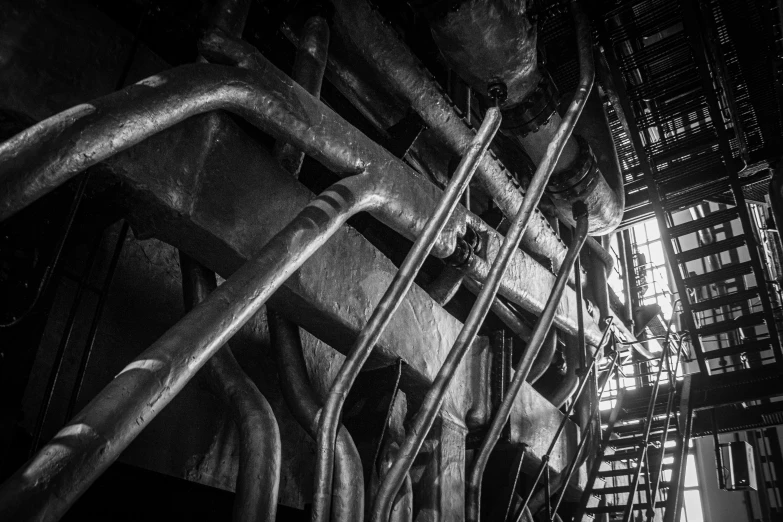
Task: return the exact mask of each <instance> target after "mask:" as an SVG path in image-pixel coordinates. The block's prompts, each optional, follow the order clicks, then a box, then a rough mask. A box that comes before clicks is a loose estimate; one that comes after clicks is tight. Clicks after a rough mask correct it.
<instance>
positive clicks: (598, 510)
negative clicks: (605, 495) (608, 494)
mask: <svg viewBox="0 0 783 522" xmlns="http://www.w3.org/2000/svg"><path fill="white" fill-rule="evenodd" d="M665 504H666V502H665V501H663V500H658V501H656V502H655V507H656V508H661V507H663V506H664V505H665ZM649 507H650V504H649V503H648V502H642V503H634V505H633V510H634V511H639V510H647V508H649ZM623 511H625V506H624V505H623V506H596V507H589V508H587V511H586V512H587V513H593V514H595V515H603V514H604V513H622V512H623Z"/></svg>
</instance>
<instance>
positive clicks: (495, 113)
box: [312, 108, 501, 522]
mask: <svg viewBox="0 0 783 522" xmlns="http://www.w3.org/2000/svg"><path fill="white" fill-rule="evenodd" d="M500 118H501V117H500V111H499V110H498V109H497V108H492V109H490V110H489V111H487V114H486V115H485V117H484V121H483V122H482V124H481V128H480V129H479V132H478V133H477V134H476V137H475V139H474V140H473V143H472V144H471V145H470V147H469V148H468V150H467V152H466V153H465V155H464V156H463V157H462V160H461V161H460V163H459V166H458V167H457V170H456V172H455V173H454V175H453V176H452V178H451V180H450V181H449V184H448V185H447V186H446V189H445V190H444V191H443V196H442V198H441V200H440V201H439V202H438V206H437V207H436V209H435V211H434V212H433V214H432V217H431V218H430V219H429V220H428V221H427V224H426V225H425V227H424V230H422V232H421V235H419V237H418V238H417V239H416V242H415V243H414V244H413V247H412V248H411V250H410V252H408V255H407V256H406V257H405V260H404V261H403V263H402V265H401V266H400V269H399V270H398V271H397V273H396V274H395V275H394V279H393V280H392V282H391V284H390V285H389V288H388V289H387V290H386V292H385V293H384V294H383V297H382V298H381V300H380V302H379V303H378V306H377V307H376V308H375V310H374V311H373V313H372V316H371V317H370V320H369V321H368V322H367V325H366V326H365V327H364V328H363V329H362V331H361V333H360V334H359V337H358V338H357V339H356V342H355V343H354V345H353V347H352V348H351V351H350V352H349V354H348V357H347V358H346V360H345V362H344V363H343V365H342V367H341V368H340V372H339V373H338V374H337V377H336V378H335V380H334V382H333V383H332V388H331V390H330V392H329V397H328V398H327V400H326V405H325V406H324V409H323V412H322V414H321V417H320V425H319V429H318V448H317V453H316V456H317V461H316V468H315V485H314V493H313V511H312V520H314V521H322V522H325V521H328V519H329V503H330V500H331V494H332V470H333V467H334V462H333V461H334V440H335V437H336V435H337V427H338V426H339V419H340V415H341V414H342V408H343V404H344V402H345V398H346V397H347V396H348V392H349V391H350V389H351V387H352V386H353V383H354V381H355V380H356V377H357V376H358V375H359V372H360V371H361V369H362V367H363V366H364V363H365V362H366V361H367V358H368V357H369V356H370V354H371V353H372V349H373V347H374V346H375V344H376V343H377V342H378V339H380V336H381V334H382V333H383V331H384V329H385V328H386V326H387V325H388V324H389V321H390V320H391V318H392V316H393V315H394V312H395V311H396V310H397V308H398V307H399V305H400V303H401V302H402V299H403V298H404V297H405V295H406V294H407V293H408V290H410V287H411V286H412V285H413V280H414V278H415V277H416V274H418V272H419V270H420V269H421V267H422V265H423V264H424V261H425V259H426V258H427V256H428V255H429V253H430V252H431V251H432V247H433V244H434V242H435V240H436V239H437V237H438V236H439V235H440V233H441V231H442V230H443V227H444V226H445V225H446V222H447V221H448V219H449V217H450V216H451V214H452V213H453V212H454V209H455V208H456V206H457V205H458V204H459V199H460V197H461V196H462V193H463V192H464V191H465V187H466V186H467V185H468V183H469V182H470V179H471V178H472V177H473V174H474V173H475V172H476V167H477V166H478V162H479V160H480V159H481V157H482V156H483V155H484V152H486V150H487V147H489V144H490V143H491V142H492V138H494V137H495V134H496V133H497V131H498V128H500ZM406 473H407V472H406ZM395 493H396V491H395Z"/></svg>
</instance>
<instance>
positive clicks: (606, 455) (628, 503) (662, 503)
mask: <svg viewBox="0 0 783 522" xmlns="http://www.w3.org/2000/svg"><path fill="white" fill-rule="evenodd" d="M680 353H681V345H680V346H679V348H678V350H677V355H676V357H675V361H676V362H675V361H672V357H671V354H670V344H669V343H667V344H666V346H665V347H664V351H663V353H662V354H661V357H660V359H659V360H658V371H657V378H656V380H655V382H654V384H652V385H649V386H644V387H641V388H636V389H631V390H629V389H627V388H620V389H619V391H618V395H617V398H616V403H615V405H614V407H613V408H612V410H611V412H610V413H609V415H608V418H607V417H604V418H602V423H605V425H606V429H605V431H604V435H603V437H602V439H601V442H600V446H599V448H598V452H597V457H596V459H595V462H594V463H593V466H592V468H591V470H590V473H589V476H588V479H587V486H586V487H585V490H584V493H583V495H582V498H581V501H580V504H579V507H578V508H577V510H576V512H575V517H574V519H573V520H574V521H579V522H583V521H587V520H590V517H593V518H594V519H595V520H602V521H611V522H614V521H622V522H630V521H632V520H633V521H636V520H647V521H650V522H653V521H660V520H663V515H664V512H665V509H666V507H667V503H668V502H669V492H670V490H672V489H673V488H674V489H677V488H679V483H680V482H681V481H680V480H679V478H678V477H682V474H681V473H679V470H680V469H681V467H680V461H681V460H682V459H684V458H685V455H687V445H688V437H687V436H683V434H682V433H681V432H680V430H679V428H678V420H677V409H676V408H675V407H674V404H675V400H676V396H677V395H678V390H677V381H676V379H675V377H674V375H675V372H674V369H675V368H677V366H678V364H679V354H680ZM672 363H673V364H672Z"/></svg>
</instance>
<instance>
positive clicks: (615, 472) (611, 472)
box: [598, 464, 674, 478]
mask: <svg viewBox="0 0 783 522" xmlns="http://www.w3.org/2000/svg"><path fill="white" fill-rule="evenodd" d="M653 469H657V468H655V467H653ZM663 469H674V465H673V464H664V465H663ZM635 471H636V468H622V469H602V470H600V471H599V472H598V476H599V477H602V478H611V477H627V476H629V475H632V474H633V473H634V472H635Z"/></svg>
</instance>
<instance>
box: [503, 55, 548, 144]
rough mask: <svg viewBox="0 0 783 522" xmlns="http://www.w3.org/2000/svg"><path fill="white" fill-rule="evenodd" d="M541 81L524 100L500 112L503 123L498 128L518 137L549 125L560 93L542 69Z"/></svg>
mask: <svg viewBox="0 0 783 522" xmlns="http://www.w3.org/2000/svg"><path fill="white" fill-rule="evenodd" d="M539 70H540V71H541V79H540V80H539V81H538V85H536V88H535V89H534V90H533V92H531V93H530V94H528V95H527V96H525V99H524V100H522V101H521V102H520V103H517V104H516V105H514V106H512V107H507V108H504V109H503V110H502V113H503V121H502V122H501V124H500V128H501V129H503V130H504V131H508V132H511V133H514V134H516V135H518V136H522V137H524V136H527V135H528V134H530V133H531V132H536V131H538V129H540V128H541V127H543V126H544V125H546V124H547V123H549V120H550V119H551V118H552V115H553V114H555V112H556V111H557V106H558V104H559V103H560V93H559V92H558V90H557V86H556V85H555V82H554V81H552V77H551V76H550V75H549V73H548V72H547V71H546V69H544V68H543V67H541V68H539Z"/></svg>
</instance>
